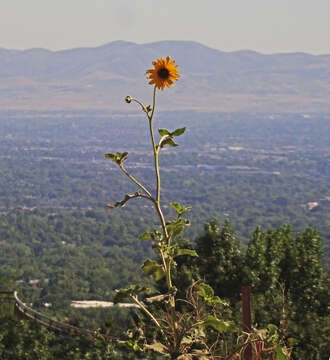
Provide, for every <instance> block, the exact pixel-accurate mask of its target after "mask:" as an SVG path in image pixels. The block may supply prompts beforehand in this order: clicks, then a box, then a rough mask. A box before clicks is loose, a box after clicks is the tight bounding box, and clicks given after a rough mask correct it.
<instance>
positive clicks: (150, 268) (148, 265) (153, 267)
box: [141, 259, 165, 281]
mask: <svg viewBox="0 0 330 360" xmlns="http://www.w3.org/2000/svg"><path fill="white" fill-rule="evenodd" d="M141 268H142V270H143V271H144V272H145V273H146V274H147V275H152V276H154V278H155V280H156V281H159V280H160V279H162V278H163V277H164V276H165V274H164V270H163V267H162V266H161V265H159V264H158V263H156V262H155V261H153V260H150V259H147V260H146V261H145V262H144V264H143V265H142V267H141Z"/></svg>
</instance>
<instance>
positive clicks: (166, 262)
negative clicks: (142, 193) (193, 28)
mask: <svg viewBox="0 0 330 360" xmlns="http://www.w3.org/2000/svg"><path fill="white" fill-rule="evenodd" d="M155 105H156V86H155V87H154V92H153V99H152V110H151V114H150V115H149V114H147V115H148V119H149V131H150V137H151V143H152V149H153V154H154V167H155V174H156V199H155V201H154V204H155V209H156V212H157V214H158V216H159V219H160V222H161V226H162V230H163V235H164V238H165V242H166V245H167V247H169V245H170V236H169V234H168V231H167V228H166V221H165V218H164V214H163V212H162V209H161V206H160V172H159V149H160V146H156V142H155V137H154V131H153V127H152V119H153V116H154V112H155ZM160 255H161V257H162V261H163V265H164V272H165V276H166V283H167V287H168V290H171V288H172V278H171V264H170V261H171V259H170V258H169V257H168V256H165V254H164V252H163V250H160ZM170 304H171V306H172V307H174V298H173V296H172V295H170Z"/></svg>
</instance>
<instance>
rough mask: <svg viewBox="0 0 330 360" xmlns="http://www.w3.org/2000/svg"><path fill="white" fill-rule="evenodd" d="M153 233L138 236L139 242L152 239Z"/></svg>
mask: <svg viewBox="0 0 330 360" xmlns="http://www.w3.org/2000/svg"><path fill="white" fill-rule="evenodd" d="M153 235H154V234H153V233H151V232H145V233H143V234H142V235H141V236H140V239H141V240H152V239H153Z"/></svg>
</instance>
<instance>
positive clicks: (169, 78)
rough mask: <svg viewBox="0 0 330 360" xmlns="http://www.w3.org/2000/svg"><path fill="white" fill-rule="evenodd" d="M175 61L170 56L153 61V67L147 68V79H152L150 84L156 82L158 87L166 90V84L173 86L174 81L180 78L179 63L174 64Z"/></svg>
mask: <svg viewBox="0 0 330 360" xmlns="http://www.w3.org/2000/svg"><path fill="white" fill-rule="evenodd" d="M174 64H175V61H174V60H171V57H170V56H167V58H166V59H165V60H164V59H163V58H160V59H157V61H153V62H152V65H153V66H154V68H153V69H149V70H147V74H149V75H147V79H150V80H151V81H149V84H155V86H156V87H157V88H158V89H161V90H164V87H165V85H166V86H167V87H170V86H173V85H174V83H173V81H174V80H175V81H176V80H178V78H179V77H180V75H179V74H178V72H179V70H178V67H177V65H174Z"/></svg>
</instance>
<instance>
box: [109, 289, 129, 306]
mask: <svg viewBox="0 0 330 360" xmlns="http://www.w3.org/2000/svg"><path fill="white" fill-rule="evenodd" d="M130 295H132V290H131V289H119V290H116V295H115V297H114V298H113V303H114V304H118V303H120V302H121V301H123V300H125V299H127V298H129V297H130Z"/></svg>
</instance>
